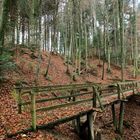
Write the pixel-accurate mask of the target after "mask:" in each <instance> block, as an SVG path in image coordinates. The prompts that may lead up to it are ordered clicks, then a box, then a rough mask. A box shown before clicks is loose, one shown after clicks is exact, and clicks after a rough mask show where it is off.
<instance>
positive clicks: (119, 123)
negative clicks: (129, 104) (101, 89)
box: [111, 100, 126, 135]
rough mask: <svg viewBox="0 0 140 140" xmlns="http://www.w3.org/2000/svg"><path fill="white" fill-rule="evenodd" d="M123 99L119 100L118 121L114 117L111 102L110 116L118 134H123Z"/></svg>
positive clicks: (113, 106)
mask: <svg viewBox="0 0 140 140" xmlns="http://www.w3.org/2000/svg"><path fill="white" fill-rule="evenodd" d="M125 102H126V101H124V100H121V101H120V110H119V111H120V113H119V121H117V118H116V112H115V103H114V104H112V106H111V109H112V117H113V125H114V128H115V130H116V131H117V132H119V134H120V135H122V134H123V121H124V105H125Z"/></svg>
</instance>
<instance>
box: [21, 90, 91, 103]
mask: <svg viewBox="0 0 140 140" xmlns="http://www.w3.org/2000/svg"><path fill="white" fill-rule="evenodd" d="M91 93H92V92H85V93H80V94H73V95H68V96H59V97H55V98H49V99H40V100H36V103H42V102H47V101H54V100H59V99H66V98H70V97H77V96H83V95H88V94H91ZM30 103H31V101H28V102H24V103H21V105H28V104H30Z"/></svg>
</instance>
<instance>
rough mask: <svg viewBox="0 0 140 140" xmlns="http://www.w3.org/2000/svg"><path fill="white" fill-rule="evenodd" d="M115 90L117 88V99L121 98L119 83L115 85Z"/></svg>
mask: <svg viewBox="0 0 140 140" xmlns="http://www.w3.org/2000/svg"><path fill="white" fill-rule="evenodd" d="M117 90H118V99H119V100H120V99H121V89H120V85H119V84H118V86H117Z"/></svg>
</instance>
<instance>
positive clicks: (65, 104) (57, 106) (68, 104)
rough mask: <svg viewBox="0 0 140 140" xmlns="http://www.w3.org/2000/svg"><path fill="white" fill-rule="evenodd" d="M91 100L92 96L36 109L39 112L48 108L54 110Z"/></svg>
mask: <svg viewBox="0 0 140 140" xmlns="http://www.w3.org/2000/svg"><path fill="white" fill-rule="evenodd" d="M90 101H92V98H89V99H85V100H80V101H75V102H71V103H64V104H58V105H55V106H50V107H43V108H39V109H36V111H37V112H38V111H48V110H53V109H56V108H62V107H67V106H71V105H76V104H80V103H85V102H90Z"/></svg>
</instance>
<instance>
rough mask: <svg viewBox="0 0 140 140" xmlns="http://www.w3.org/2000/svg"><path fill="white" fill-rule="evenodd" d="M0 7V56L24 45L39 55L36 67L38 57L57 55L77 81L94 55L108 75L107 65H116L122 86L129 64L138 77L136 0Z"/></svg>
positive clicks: (52, 0) (41, 1)
mask: <svg viewBox="0 0 140 140" xmlns="http://www.w3.org/2000/svg"><path fill="white" fill-rule="evenodd" d="M1 6H2V7H3V8H2V10H1V12H0V14H1V22H0V53H1V56H2V54H3V52H5V50H4V49H5V48H6V46H8V47H9V48H14V47H19V44H22V46H24V47H25V46H26V47H28V48H30V49H36V50H37V51H38V62H39V63H40V61H41V59H40V57H41V51H55V52H57V53H60V54H61V55H63V56H64V58H65V61H66V63H67V68H68V69H69V64H72V65H74V66H75V72H76V73H77V74H79V75H80V73H81V70H83V69H85V71H86V70H87V69H88V59H89V58H93V56H94V55H97V56H98V57H99V59H103V60H104V63H107V64H108V68H107V70H108V72H111V63H113V64H116V65H120V66H121V69H122V72H121V73H122V74H121V79H122V80H124V72H125V67H126V65H127V64H131V65H133V68H134V70H133V72H134V77H136V75H137V74H138V59H139V55H138V52H139V48H138V45H139V40H138V35H139V34H138V30H137V29H138V24H137V23H138V14H137V13H138V12H139V7H138V2H137V0H123V1H122V0H100V1H97V0H22V1H20V0H14V1H12V0H10V1H9V0H2V2H1ZM20 47H21V45H20ZM0 61H3V60H2V59H0ZM39 63H38V66H37V67H38V70H37V73H38V72H39ZM102 78H103V77H102Z"/></svg>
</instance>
